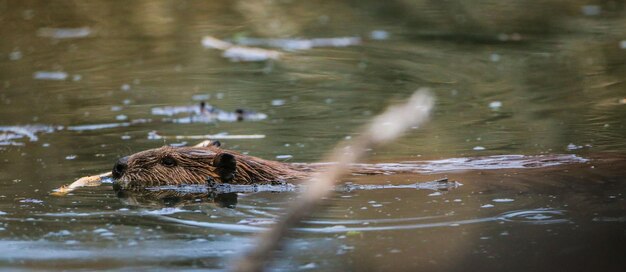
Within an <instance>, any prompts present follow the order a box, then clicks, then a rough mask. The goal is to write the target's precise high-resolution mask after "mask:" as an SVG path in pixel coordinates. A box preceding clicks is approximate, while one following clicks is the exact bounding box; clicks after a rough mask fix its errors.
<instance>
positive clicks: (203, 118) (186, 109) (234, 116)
mask: <svg viewBox="0 0 626 272" xmlns="http://www.w3.org/2000/svg"><path fill="white" fill-rule="evenodd" d="M183 113H186V114H190V116H188V117H182V118H177V119H173V120H171V121H172V122H174V123H182V124H188V123H214V122H216V121H222V122H237V121H260V120H264V119H267V115H266V114H264V113H260V112H255V111H251V110H245V109H237V110H235V111H233V112H230V111H224V110H221V109H218V108H216V107H213V106H211V105H208V104H206V103H204V102H202V103H200V105H199V106H198V105H193V106H172V107H157V108H152V114H153V115H165V116H174V115H178V114H183Z"/></svg>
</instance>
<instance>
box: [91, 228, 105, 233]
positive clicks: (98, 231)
mask: <svg viewBox="0 0 626 272" xmlns="http://www.w3.org/2000/svg"><path fill="white" fill-rule="evenodd" d="M103 232H109V230H108V229H103V228H98V229H95V230H93V233H103Z"/></svg>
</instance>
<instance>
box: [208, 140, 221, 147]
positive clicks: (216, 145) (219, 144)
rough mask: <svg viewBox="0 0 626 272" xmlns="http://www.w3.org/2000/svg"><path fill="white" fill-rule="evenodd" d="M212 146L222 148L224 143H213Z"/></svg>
mask: <svg viewBox="0 0 626 272" xmlns="http://www.w3.org/2000/svg"><path fill="white" fill-rule="evenodd" d="M211 146H215V147H220V146H222V143H220V141H212V142H211Z"/></svg>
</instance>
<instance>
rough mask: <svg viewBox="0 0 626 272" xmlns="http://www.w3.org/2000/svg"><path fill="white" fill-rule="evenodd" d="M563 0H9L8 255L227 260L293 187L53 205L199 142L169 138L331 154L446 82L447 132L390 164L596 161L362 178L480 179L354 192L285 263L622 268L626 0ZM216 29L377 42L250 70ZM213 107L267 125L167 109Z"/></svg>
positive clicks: (3, 197) (69, 260) (155, 262)
mask: <svg viewBox="0 0 626 272" xmlns="http://www.w3.org/2000/svg"><path fill="white" fill-rule="evenodd" d="M509 2H514V3H509ZM549 2H554V3H549ZM563 2H564V1H532V0H527V1H471V3H466V1H442V2H441V3H439V2H437V1H402V0H398V1H394V2H391V3H387V2H386V3H385V4H382V2H380V3H379V1H369V2H364V1H359V2H356V1H354V2H345V3H339V2H337V1H265V2H263V3H262V4H259V3H258V2H255V1H245V0H241V1H210V2H199V1H198V2H196V1H189V2H180V1H163V2H154V1H131V2H126V1H120V2H91V1H51V2H17V1H0V33H1V42H0V81H1V82H0V83H1V84H2V85H1V86H0V105H1V106H0V127H2V130H1V131H0V143H2V146H0V159H1V160H2V164H1V165H0V265H1V266H2V267H3V268H7V269H23V270H31V269H44V270H51V269H58V270H73V269H76V270H78V269H86V270H92V269H129V270H136V269H145V270H148V269H156V268H162V269H172V270H174V269H175V270H179V269H194V268H208V269H224V268H226V267H228V263H229V262H230V261H231V259H232V258H234V257H236V256H237V254H238V253H240V252H241V251H242V250H243V249H244V248H245V247H247V246H249V245H250V244H251V243H252V242H253V240H252V239H251V237H252V236H253V233H256V232H258V231H259V230H260V229H262V228H265V227H267V225H268V224H270V223H272V222H273V220H274V219H275V218H276V217H277V216H279V215H280V214H281V213H282V211H283V210H284V208H285V207H286V205H287V203H288V201H289V200H291V199H292V198H294V197H295V194H294V193H256V194H247V195H240V196H239V199H238V203H237V206H236V208H233V209H230V208H222V207H220V206H219V205H217V204H214V203H197V204H193V205H191V204H190V205H185V206H181V207H176V208H168V207H165V206H162V205H136V204H132V203H130V202H128V201H127V200H123V199H119V198H117V197H116V196H115V195H114V193H113V192H112V190H111V187H110V186H102V187H96V188H86V189H82V190H78V191H76V192H75V193H74V194H73V195H71V196H68V197H64V198H58V197H52V196H48V193H49V192H50V191H51V190H52V189H54V188H56V187H58V186H60V185H63V184H66V183H69V182H71V181H73V180H74V179H76V178H77V177H80V176H84V175H92V174H97V173H101V172H105V171H108V170H109V169H111V167H112V165H113V163H114V162H115V161H116V160H117V158H119V157H121V156H125V155H128V154H131V153H134V152H137V151H140V150H144V149H147V148H153V147H158V146H161V145H163V144H181V143H183V141H185V140H175V139H167V140H163V139H158V140H155V139H151V138H149V135H150V132H152V131H156V132H157V133H158V134H159V135H162V136H175V135H205V134H219V133H228V134H230V135H253V134H254V135H265V138H262V139H231V140H223V141H222V142H223V143H224V144H225V147H226V148H229V149H234V150H237V151H240V152H246V153H248V154H250V155H255V156H259V157H263V158H268V159H276V158H277V157H278V158H281V159H280V160H288V161H291V162H314V161H318V160H320V159H321V158H323V156H324V154H326V153H327V152H328V151H329V150H331V149H332V148H333V147H334V146H335V145H336V144H337V143H338V142H339V141H341V140H345V139H348V140H349V139H350V137H351V136H354V133H355V131H357V130H358V128H359V127H360V126H362V125H363V124H365V123H366V122H367V120H369V119H370V118H371V117H372V116H373V115H375V114H377V113H379V112H381V111H382V110H383V109H384V108H385V107H386V105H388V104H389V103H390V102H391V101H399V100H402V99H403V98H406V97H407V96H408V95H410V94H411V93H412V92H413V91H414V90H416V89H417V88H419V87H430V88H432V90H433V93H434V94H435V95H436V97H437V108H436V110H435V113H434V115H433V118H432V120H431V122H430V123H428V124H427V125H426V126H424V127H422V128H420V129H419V130H416V131H414V132H412V133H411V134H410V135H407V137H405V138H403V139H402V140H400V141H398V142H397V143H394V144H392V145H390V146H388V147H385V148H381V149H377V150H374V151H372V155H373V156H372V157H371V158H370V161H371V162H398V161H405V160H422V159H443V158H455V157H477V156H486V155H501V154H525V155H537V154H576V155H578V156H580V157H584V158H587V159H590V161H589V162H586V163H573V164H566V165H561V166H556V167H547V168H537V169H501V170H469V171H455V172H439V173H434V174H426V175H417V174H414V175H408V174H403V175H393V176H368V177H352V178H350V181H351V182H353V183H358V184H398V185H401V184H410V183H414V182H418V181H425V180H433V179H437V178H440V177H444V176H447V177H449V178H450V179H454V180H457V181H459V182H461V183H462V184H463V186H460V187H458V188H455V189H451V190H449V191H442V192H438V191H431V190H411V189H396V190H369V191H364V190H361V191H359V190H357V191H352V192H339V193H337V194H336V195H335V196H334V197H333V198H332V199H331V200H330V201H329V202H328V203H329V206H328V207H327V209H326V210H324V211H320V212H318V213H317V214H315V216H313V217H312V218H311V219H310V220H309V221H308V222H307V223H305V224H304V225H303V226H302V227H301V228H300V229H298V230H297V231H295V232H294V233H293V235H292V236H291V238H292V239H291V240H290V244H289V247H288V248H287V249H286V250H285V251H284V253H283V254H282V255H281V257H280V261H278V262H276V263H274V266H273V267H274V268H275V269H280V270H287V271H291V270H307V269H315V270H354V271H363V270H388V271H391V270H393V271H413V270H432V271H453V270H456V271H468V270H478V269H481V270H489V271H501V270H516V271H528V270H534V271H536V270H603V271H617V270H621V269H623V267H624V266H625V265H626V262H625V261H624V260H623V258H622V255H623V254H622V252H624V250H625V249H626V246H625V245H626V231H625V230H626V223H625V222H626V201H625V200H624V198H625V194H626V180H625V179H624V176H625V175H624V174H625V173H626V171H624V169H625V167H626V162H625V160H624V156H623V154H624V153H625V152H626V141H625V137H624V135H626V129H625V128H624V120H626V100H625V99H626V81H625V79H626V27H625V26H626V18H625V17H624V14H625V13H624V12H625V11H624V4H623V2H621V1H597V2H598V3H594V1H567V3H563ZM507 3H508V4H507ZM207 35H210V36H213V37H216V38H219V39H226V40H229V39H234V40H243V38H248V37H253V38H303V39H311V38H330V37H355V38H360V39H361V43H360V44H358V45H353V46H348V47H320V48H313V49H309V50H292V51H282V50H281V49H276V48H274V49H273V50H279V51H282V56H281V59H280V60H278V61H270V62H232V61H230V60H229V59H227V58H224V57H222V52H221V51H219V50H215V49H209V48H204V47H203V46H202V44H201V40H202V38H203V37H204V36H207ZM201 100H206V101H207V102H208V103H209V104H211V105H213V106H215V107H218V108H220V109H224V110H228V111H234V110H235V109H238V108H244V109H252V110H255V111H258V112H262V113H265V114H267V116H268V117H267V119H265V120H261V121H255V122H216V123H210V124H207V123H191V124H185V123H173V122H171V120H170V119H167V118H166V119H164V118H165V117H164V116H157V115H153V114H152V109H153V108H155V107H163V106H178V105H192V104H197V103H199V102H200V101H201ZM102 124H113V125H112V127H109V128H100V129H97V128H99V127H98V126H96V125H102ZM15 126H17V127H15ZM34 126H41V127H34ZM33 131H34V134H32V133H33ZM186 141H187V143H188V144H194V143H195V142H196V140H186ZM285 155H290V156H291V157H290V158H288V157H289V156H285Z"/></svg>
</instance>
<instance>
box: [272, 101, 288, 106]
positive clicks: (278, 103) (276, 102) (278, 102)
mask: <svg viewBox="0 0 626 272" xmlns="http://www.w3.org/2000/svg"><path fill="white" fill-rule="evenodd" d="M285 103H286V101H285V99H274V100H272V106H276V107H278V106H282V105H285Z"/></svg>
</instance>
